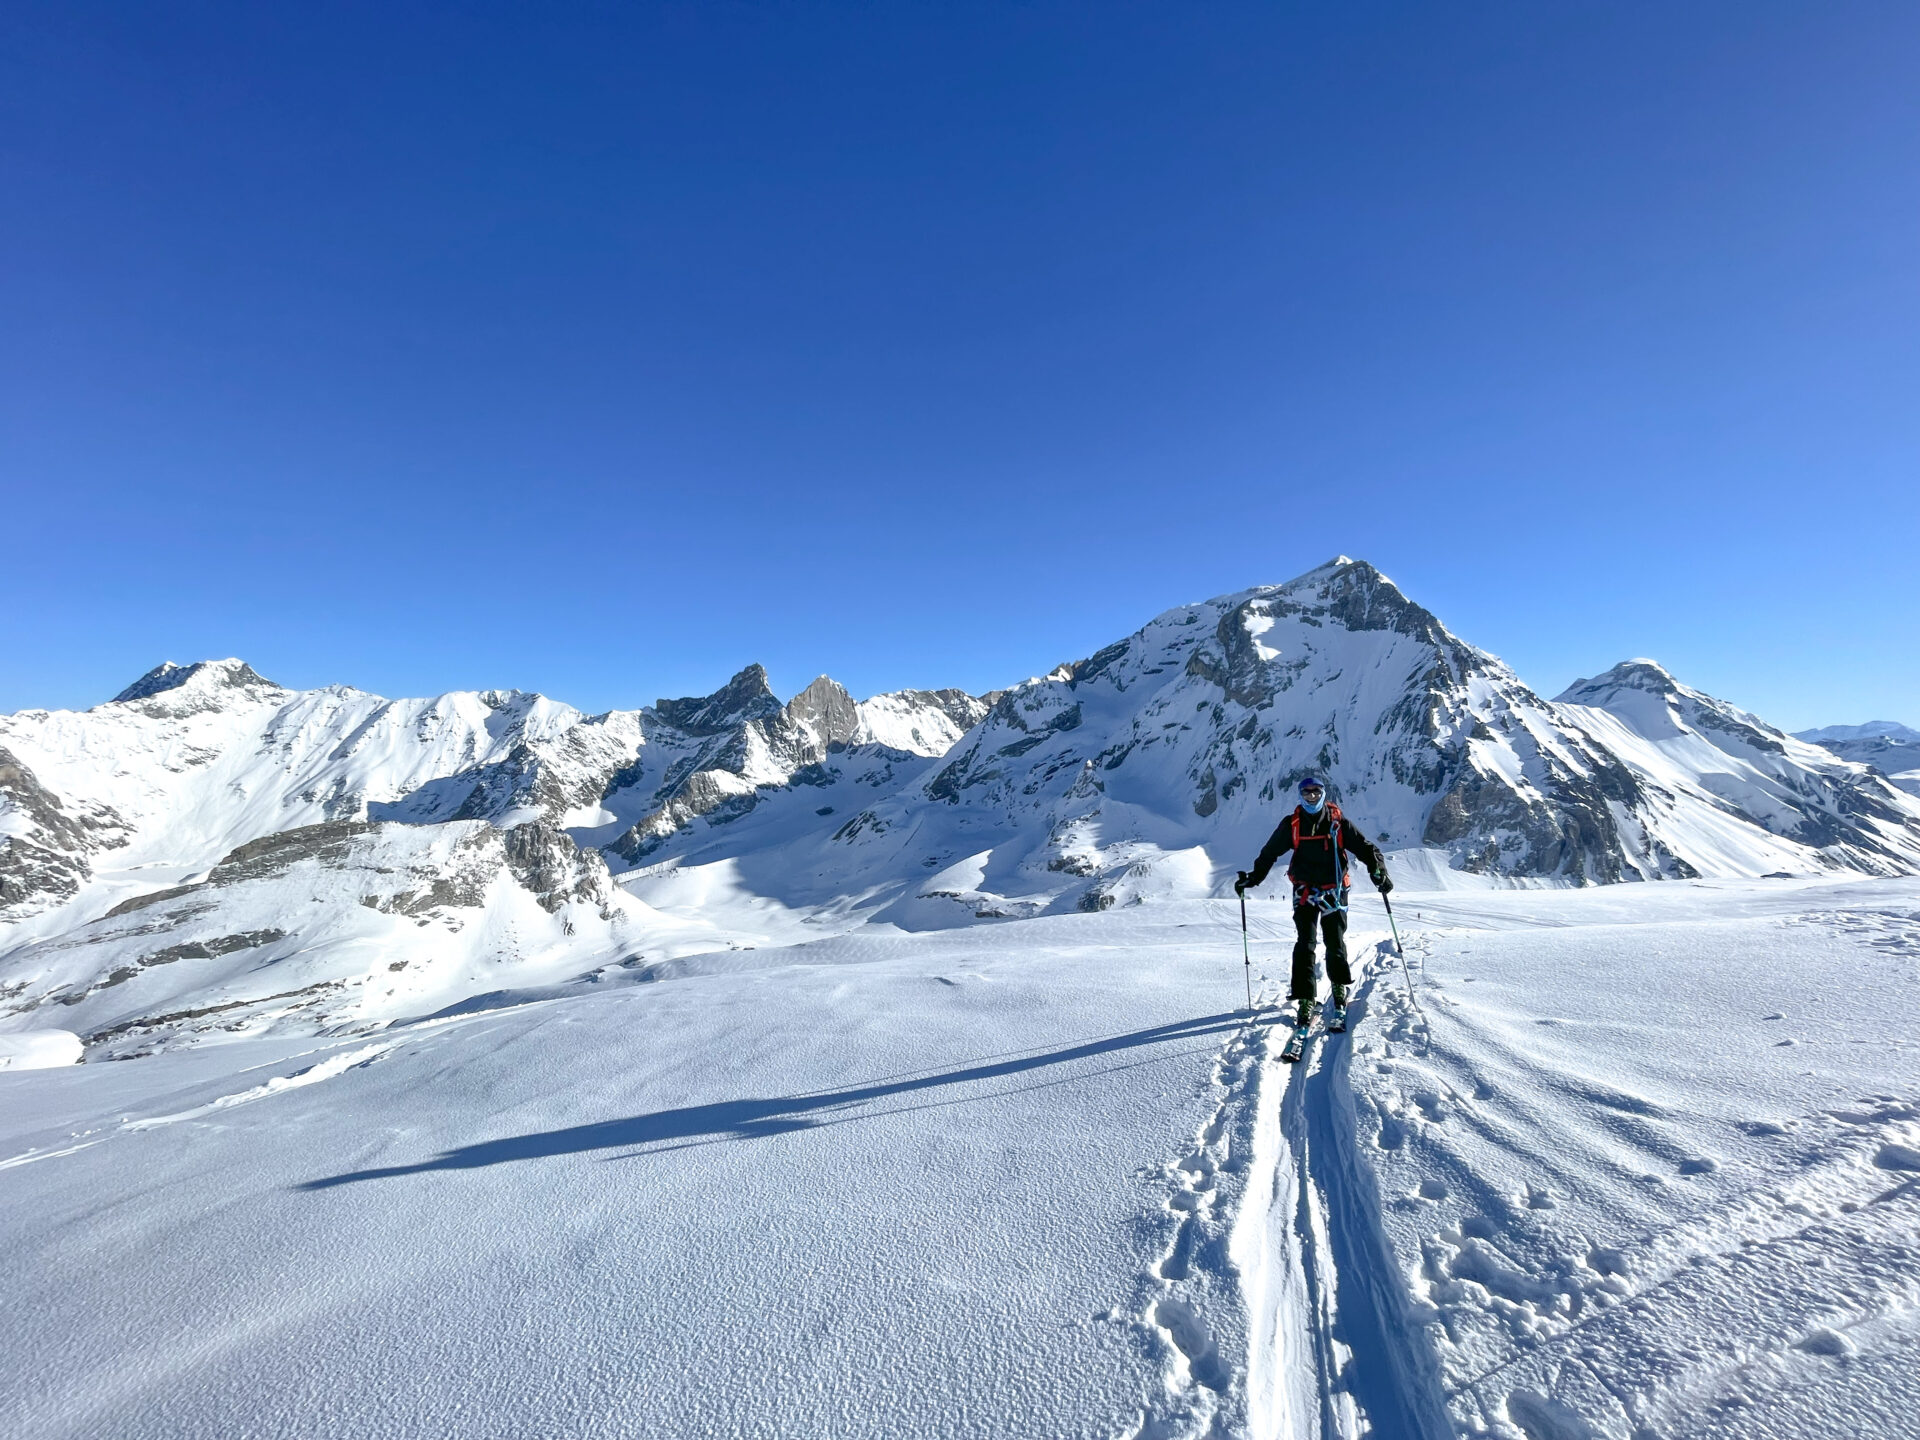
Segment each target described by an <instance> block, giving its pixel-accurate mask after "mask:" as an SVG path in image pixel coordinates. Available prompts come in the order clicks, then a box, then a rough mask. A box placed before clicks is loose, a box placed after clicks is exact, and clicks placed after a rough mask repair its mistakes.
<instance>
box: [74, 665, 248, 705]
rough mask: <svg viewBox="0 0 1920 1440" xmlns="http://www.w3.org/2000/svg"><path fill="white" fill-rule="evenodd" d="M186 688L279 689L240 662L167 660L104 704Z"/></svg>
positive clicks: (115, 703)
mask: <svg viewBox="0 0 1920 1440" xmlns="http://www.w3.org/2000/svg"><path fill="white" fill-rule="evenodd" d="M187 685H193V686H195V687H196V688H202V689H209V690H237V689H241V688H243V687H246V686H250V685H258V686H263V687H264V688H266V689H268V690H278V689H280V688H281V687H280V686H278V685H276V684H274V683H273V681H271V680H269V679H267V677H266V676H264V675H262V674H260V673H259V672H258V671H257V670H255V669H254V668H253V667H252V666H251V665H249V664H247V662H246V661H244V660H236V659H232V658H228V659H225V660H199V661H196V662H195V663H193V664H192V665H176V664H174V663H173V661H171V660H163V661H162V662H161V663H160V664H158V665H156V666H154V667H153V669H151V670H149V671H147V673H146V674H144V675H142V676H141V677H140V678H139V679H138V680H136V681H134V682H133V684H131V685H129V686H127V688H126V689H124V690H122V691H121V692H120V693H119V694H118V695H116V696H114V697H113V699H112V700H110V701H108V702H107V703H108V704H110V705H117V704H119V703H121V702H122V701H128V700H145V699H148V698H149V697H151V696H154V695H161V694H164V693H165V692H167V691H169V690H178V689H181V688H182V687H184V686H187Z"/></svg>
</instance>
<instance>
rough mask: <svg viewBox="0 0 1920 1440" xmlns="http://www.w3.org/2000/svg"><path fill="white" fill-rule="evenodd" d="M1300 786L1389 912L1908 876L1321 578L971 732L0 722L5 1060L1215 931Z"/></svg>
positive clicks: (1582, 703)
mask: <svg viewBox="0 0 1920 1440" xmlns="http://www.w3.org/2000/svg"><path fill="white" fill-rule="evenodd" d="M1867 738H1868V739H1871V740H1872V741H1873V742H1874V743H1881V744H1889V743H1893V742H1891V741H1888V740H1887V739H1886V737H1867ZM1827 743H1829V744H1833V743H1837V742H1835V741H1831V740H1830V741H1828V742H1827ZM1876 753H1877V752H1876ZM1308 773H1313V774H1321V775H1324V776H1326V777H1327V779H1328V780H1329V781H1330V783H1331V785H1332V788H1333V792H1334V796H1335V798H1336V799H1337V800H1338V801H1339V802H1340V803H1341V804H1342V806H1343V807H1344V808H1345V809H1346V811H1347V812H1348V813H1349V814H1350V815H1352V816H1353V817H1354V819H1355V820H1356V822H1357V823H1360V824H1361V825H1363V826H1364V827H1365V829H1366V830H1367V833H1368V834H1369V835H1370V836H1372V837H1374V838H1375V839H1376V840H1377V841H1378V842H1379V843H1380V844H1381V845H1382V846H1383V847H1384V848H1385V849H1387V850H1388V851H1390V852H1393V853H1394V855H1395V859H1394V862H1393V863H1394V864H1395V866H1396V869H1398V870H1399V871H1400V873H1401V874H1402V876H1403V877H1404V878H1406V879H1407V880H1409V881H1410V882H1412V883H1425V884H1438V885H1451V884H1462V883H1465V884H1487V883H1499V884H1514V883H1559V884H1600V883H1614V882H1621V881H1638V880H1660V879H1672V878H1688V877H1696V876H1704V877H1716V876H1740V875H1765V874H1775V873H1785V874H1790V875H1819V874H1829V873H1844V872H1856V873H1862V874H1892V873H1905V872H1911V871H1914V870H1916V869H1920V799H1917V798H1916V797H1915V796H1914V795H1912V794H1909V793H1907V792H1905V791H1903V790H1902V789H1901V788H1899V787H1898V786H1896V785H1895V784H1894V783H1892V782H1891V781H1890V780H1889V779H1888V778H1887V777H1886V776H1885V775H1883V774H1882V773H1880V772H1879V771H1877V770H1875V769H1873V768H1872V767H1870V766H1869V765H1865V764H1860V763H1854V762H1853V761H1851V760H1848V759H1845V758H1842V757H1841V756H1840V755H1836V754H1835V753H1834V752H1833V751H1832V750H1831V749H1828V748H1823V746H1822V745H1821V744H1816V743H1812V742H1811V741H1808V740H1802V739H1796V738H1795V737H1793V736H1790V735H1786V734H1783V733H1782V732H1780V731H1778V730H1776V729H1774V728H1772V727H1770V726H1768V725H1766V724H1765V723H1764V722H1763V721H1761V720H1759V719H1758V718H1756V717H1754V716H1752V715H1749V714H1746V713H1745V712H1743V711H1740V710H1738V709H1736V708H1734V707H1732V706H1730V705H1727V704H1725V703H1724V702H1721V701H1718V700H1716V699H1714V698H1713V697H1711V696H1708V695H1704V694H1702V693H1700V692H1698V691H1695V690H1692V689H1689V688H1688V687H1687V686H1685V685H1683V684H1681V683H1680V682H1679V681H1678V680H1676V679H1675V678H1674V677H1673V676H1671V675H1669V674H1667V673H1666V672H1665V671H1664V670H1662V669H1661V668H1660V667H1659V666H1657V665H1655V664H1653V663H1652V662H1651V661H1644V660H1634V661H1628V662H1626V663H1623V664H1621V665H1618V666H1615V667H1614V668H1613V669H1612V670H1610V671H1608V672H1606V673H1605V674H1603V675H1600V676H1597V677H1595V678H1594V679H1591V680H1583V681H1580V682H1578V683H1576V684H1575V685H1574V686H1572V687H1570V688H1569V689H1568V690H1567V691H1566V692H1565V693H1563V694H1562V695H1560V696H1559V697H1558V698H1557V699H1555V700H1552V701H1548V700H1545V699H1542V698H1541V697H1540V696H1538V695H1536V694H1535V693H1534V692H1533V691H1532V690H1530V689H1528V688H1527V686H1526V685H1525V684H1523V683H1522V682H1521V681H1520V679H1519V678H1518V677H1517V676H1515V675H1514V673H1513V672H1512V671H1511V670H1509V669H1508V668H1507V667H1506V666H1505V665H1504V664H1503V663H1501V662H1500V661H1499V660H1498V659H1496V658H1495V657H1494V656H1492V655H1489V654H1487V653H1486V652H1485V651H1482V650H1479V649H1476V648H1475V647H1473V646H1472V645H1469V644H1467V643H1466V642H1465V641H1463V640H1460V639H1459V638H1457V637H1456V636H1454V635H1453V634H1452V633H1450V632H1449V631H1448V630H1447V629H1446V627H1445V626H1444V625H1442V624H1441V623H1440V622H1439V620H1438V619H1436V618H1435V617H1434V616H1433V615H1432V614H1431V613H1429V612H1428V611H1426V610H1425V609H1423V608H1421V607H1420V606H1419V605H1417V604H1415V603H1414V602H1412V601H1411V600H1409V599H1408V598H1407V597H1406V596H1405V595H1403V594H1401V592H1400V591H1399V590H1398V589H1397V588H1396V587H1395V586H1394V585H1393V584H1392V582H1391V581H1389V580H1388V579H1387V578H1386V577H1385V576H1383V575H1381V574H1380V573H1379V572H1378V571H1377V570H1375V569H1374V568H1373V567H1372V566H1370V565H1367V564H1365V563H1364V562H1358V561H1351V560H1347V559H1344V558H1341V559H1337V560H1334V561H1332V562H1330V563H1328V564H1326V565H1323V566H1321V567H1319V568H1318V569H1316V570H1313V571H1311V572H1309V573H1308V574H1306V575H1303V576H1301V577H1300V578H1298V579H1296V580H1293V581H1291V582H1289V583H1287V584H1285V585H1278V586H1265V587H1260V588H1256V589H1252V590H1246V591H1242V592H1239V593H1237V594H1233V595H1227V596H1222V597H1220V598H1217V599H1214V600H1210V601H1206V602H1204V603H1200V604H1193V605H1185V606H1181V607H1178V608H1176V609H1173V610H1169V611H1167V612H1166V613H1165V614H1163V615H1160V616H1158V617H1157V618H1155V619H1154V620H1152V621H1151V622H1150V623H1148V624H1147V625H1146V626H1144V627H1143V628H1142V629H1140V630H1138V631H1136V632H1135V633H1134V634H1132V635H1130V636H1128V637H1127V638H1125V639H1124V640H1120V641H1117V642H1116V643H1114V644H1112V645H1109V646H1107V647H1106V648H1104V649H1102V650H1100V651H1098V652H1097V653H1095V654H1094V655H1092V656H1090V657H1089V658H1087V659H1085V660H1081V661H1078V662H1075V663H1073V664H1069V665H1063V666H1061V667H1060V668H1058V669H1057V670H1055V671H1053V672H1052V673H1051V674H1048V675H1046V676H1042V677H1039V678H1036V679H1032V680H1028V681H1026V682H1024V683H1022V684H1018V685H1014V686H1012V687H1010V688H1008V689H1006V690H1004V691H996V692H993V693H991V694H988V695H984V696H974V695H969V694H967V693H965V692H963V691H959V690H931V691H922V690H909V691H900V692H895V693H893V694H888V695H880V696H875V697H873V698H871V699H868V700H862V701H856V700H855V699H854V698H853V697H852V696H851V695H850V694H849V693H848V692H847V691H846V690H845V689H844V688H843V687H842V686H840V685H839V684H837V683H836V682H834V681H832V680H831V679H828V678H827V677H824V676H823V677H821V678H820V679H818V680H815V681H814V682H813V683H812V684H811V685H809V686H807V688H806V689H804V690H802V691H801V692H800V693H799V694H798V695H796V696H794V697H793V698H792V699H790V700H788V701H786V702H784V703H783V702H782V701H781V700H780V699H779V697H778V696H776V695H775V694H774V693H773V691H772V689H771V687H770V685H769V683H768V679H767V675H766V672H765V671H764V670H763V669H761V668H760V667H759V666H758V665H750V666H748V667H747V668H746V669H744V670H741V671H740V672H739V673H738V674H736V675H735V676H734V677H733V678H732V679H731V680H729V681H728V682H727V684H726V685H724V686H723V687H721V688H720V689H719V690H717V691H715V692H714V693H713V694H711V695H706V696H698V697H690V698H684V699H664V700H660V701H657V702H656V703H655V704H654V705H652V706H650V707H647V708H644V709H640V710H625V711H622V710H616V711H609V712H606V713H604V714H600V715H586V714H583V713H581V712H579V711H577V710H575V709H573V708H572V707H570V706H567V705H564V704H561V703H559V702H557V701H554V700H550V699H547V698H546V697H543V696H540V695H533V694H526V693H522V692H518V691H478V692H456V693H452V694H447V695H441V696H438V697H435V698H432V699H420V700H387V699H383V698H381V697H379V696H374V695H368V694H365V693H364V692H361V691H357V690H353V689H351V688H348V687H342V686H330V687H327V688H324V689H319V690H307V691H294V690H288V689H285V688H283V687H281V686H278V685H276V684H274V683H273V682H271V681H269V680H267V679H265V678H264V677H262V676H261V675H259V674H257V673H256V672H255V671H253V670H252V669H250V668H249V667H248V666H246V665H244V664H242V663H241V662H239V661H237V660H226V661H207V662H202V663H200V664H196V665H189V666H176V665H171V664H169V665H163V666H161V667H159V668H158V669H156V670H154V671H152V672H150V673H149V674H147V675H145V676H143V677H141V679H139V680H138V681H136V682H135V683H134V684H133V685H131V686H129V687H128V688H127V689H126V690H124V691H122V692H121V694H120V695H118V696H116V697H115V698H114V699H113V700H112V701H109V702H107V703H106V704H103V705H99V706H96V707H95V708H94V709H92V710H88V711H85V712H71V711H55V712H49V711H23V712H20V713H18V714H15V715H10V716H3V717H0V1027H4V1028H9V1029H13V1028H35V1027H42V1028H45V1027H57V1028H61V1029H70V1030H73V1031H74V1032H75V1033H79V1034H81V1035H82V1036H83V1038H85V1039H86V1040H87V1041H88V1044H89V1054H90V1055H94V1054H98V1055H117V1054H138V1053H146V1051H147V1050H149V1049H151V1048H154V1047H156V1046H159V1045H163V1044H170V1043H177V1042H179V1041H181V1040H184V1039H192V1038H195V1037H200V1038H205V1037H208V1036H217V1035H221V1034H257V1033H262V1032H264V1031H272V1030H275V1029H284V1028H288V1027H293V1028H306V1029H312V1028H316V1027H337V1026H341V1025H347V1026H356V1025H357V1026H378V1025H383V1024H386V1023H390V1022H391V1021H393V1020H394V1019H396V1018H401V1017H405V1016H409V1015H419V1014H425V1013H432V1012H433V1011H435V1010H436V1009H438V1008H443V1007H446V1006H451V1005H459V1004H465V1003H471V997H473V996H475V995H478V994H481V993H493V992H500V991H503V990H504V989H509V988H511V987H515V986H526V985H539V984H554V983H561V982H566V983H600V982H601V981H603V980H604V979H606V978H608V977H613V976H616V975H626V976H629V977H631V976H634V975H657V974H665V973H669V972H668V971H666V970H661V969H659V968H658V967H660V966H663V965H664V966H669V967H671V966H676V965H678V966H684V965H686V964H690V963H693V962H691V961H690V960H689V959H688V958H687V957H692V956H701V955H713V954H719V953H723V952H729V951H731V950H734V949H738V948H745V947H748V946H750V945H754V944H759V943H764V942H766V941H768V940H769V939H775V940H779V939H792V938H801V937H804V936H807V935H820V934H830V933H834V932H835V931H837V930H844V929H846V928H848V927H850V926H854V925H859V924H867V923H892V924H896V925H900V926H903V927H907V928H926V927H929V926H940V925H957V924H974V923H981V922H986V921H996V920H1006V919H1017V918H1021V917H1025V916H1032V915H1038V914H1044V913H1059V912H1063V911H1094V912H1097V911H1099V910H1102V909H1106V908H1109V907H1111V906H1114V905H1123V904H1132V903H1140V902H1147V901H1152V900H1154V899H1156V898H1181V897H1193V896H1201V895H1209V894H1214V895H1217V894H1221V893H1224V892H1225V890H1226V887H1227V886H1228V885H1229V884H1230V882H1231V879H1232V875H1233V871H1234V870H1235V869H1236V868H1239V867H1241V866H1244V865H1246V864H1247V863H1248V862H1249V861H1250V860H1251V858H1252V855H1253V853H1254V851H1255V850H1256V849H1257V848H1258V846H1259V844H1260V842H1261V840H1262V839H1264V837H1265V836H1266V834H1267V832H1268V831H1269V830H1270V829H1271V828H1272V826H1273V825H1274V824H1275V823H1276V821H1277V820H1278V818H1279V817H1280V816H1281V815H1282V814H1283V813H1284V812H1285V810H1286V809H1287V808H1289V807H1290V806H1291V804H1292V800H1293V792H1294V787H1295V785H1296V784H1297V782H1298V781H1299V779H1300V778H1301V777H1302V776H1303V775H1305V774H1308Z"/></svg>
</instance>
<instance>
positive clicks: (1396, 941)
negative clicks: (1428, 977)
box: [1380, 891, 1420, 1006]
mask: <svg viewBox="0 0 1920 1440" xmlns="http://www.w3.org/2000/svg"><path fill="white" fill-rule="evenodd" d="M1380 903H1381V904H1382V905H1384V906H1386V907H1387V924H1388V925H1389V926H1392V928H1393V953H1394V954H1396V955H1398V956H1399V957H1400V973H1401V974H1402V975H1404V976H1406V977H1407V998H1408V999H1409V1000H1412V1001H1413V1003H1414V1004H1415V1005H1416V1006H1417V1005H1418V1004H1419V1003H1420V1001H1419V998H1418V997H1417V996H1415V995H1414V993H1413V972H1412V971H1411V970H1409V969H1407V949H1406V946H1404V945H1402V944H1401V943H1400V927H1399V925H1397V924H1395V922H1394V918H1393V901H1391V900H1389V899H1388V898H1387V895H1386V892H1385V891H1382V892H1381V893H1380Z"/></svg>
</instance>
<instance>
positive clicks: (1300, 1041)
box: [1280, 999, 1313, 1065]
mask: <svg viewBox="0 0 1920 1440" xmlns="http://www.w3.org/2000/svg"><path fill="white" fill-rule="evenodd" d="M1312 1028H1313V1001H1312V1000H1310V999H1303V1000H1301V1002H1300V1017H1299V1019H1297V1020H1295V1021H1294V1022H1293V1034H1292V1035H1291V1036H1289V1037H1288V1038H1287V1046H1286V1049H1284V1050H1282V1051H1281V1052H1280V1058H1281V1059H1282V1060H1284V1061H1286V1062H1287V1063H1288V1064H1289V1065H1291V1064H1292V1063H1293V1062H1294V1061H1296V1060H1298V1059H1299V1058H1300V1056H1301V1054H1302V1053H1303V1052H1304V1051H1305V1050H1306V1048H1307V1031H1308V1030H1310V1029H1312Z"/></svg>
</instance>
